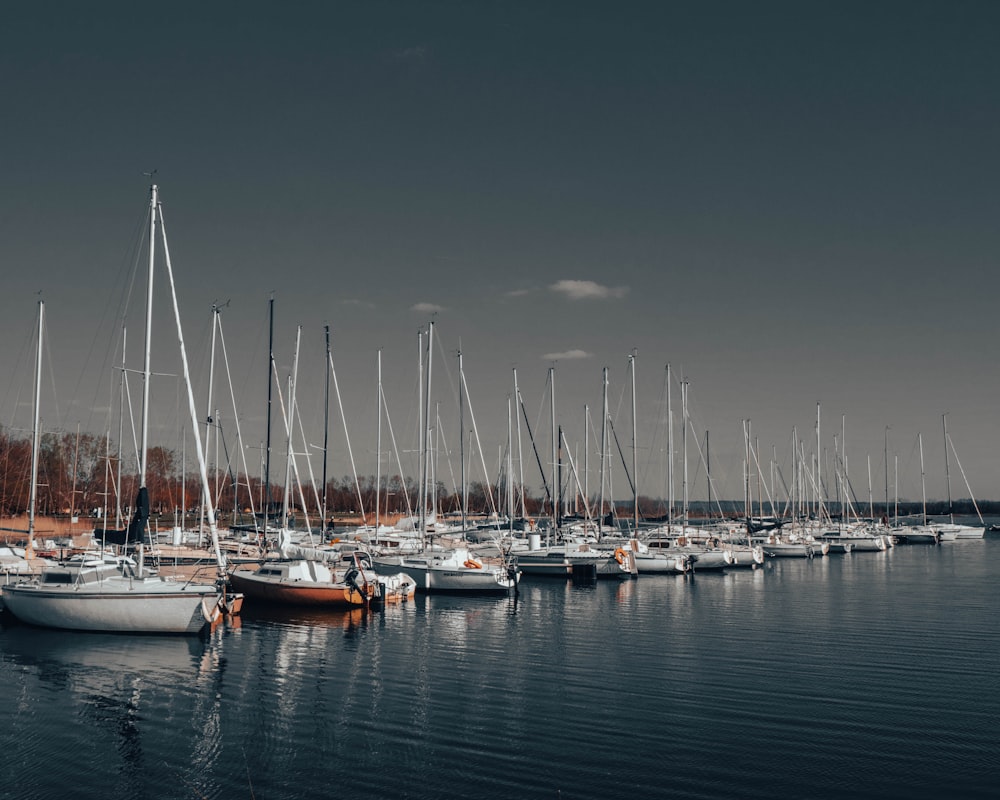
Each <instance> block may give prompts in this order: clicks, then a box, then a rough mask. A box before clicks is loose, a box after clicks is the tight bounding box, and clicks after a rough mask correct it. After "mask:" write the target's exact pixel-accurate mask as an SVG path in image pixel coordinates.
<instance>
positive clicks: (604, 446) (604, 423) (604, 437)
mask: <svg viewBox="0 0 1000 800" xmlns="http://www.w3.org/2000/svg"><path fill="white" fill-rule="evenodd" d="M602 375H603V378H602V387H601V388H602V393H601V469H600V473H601V499H600V505H599V506H598V512H597V519H598V522H597V531H598V533H599V534H600V533H601V531H602V529H603V526H604V485H605V483H606V482H607V479H606V470H607V467H608V368H607V367H604V369H603V370H602Z"/></svg>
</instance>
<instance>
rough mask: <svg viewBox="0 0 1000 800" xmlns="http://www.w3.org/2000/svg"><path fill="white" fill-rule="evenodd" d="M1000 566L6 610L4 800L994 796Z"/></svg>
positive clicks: (974, 562)
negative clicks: (235, 606) (51, 623)
mask: <svg viewBox="0 0 1000 800" xmlns="http://www.w3.org/2000/svg"><path fill="white" fill-rule="evenodd" d="M990 522H993V520H990ZM998 559H1000V540H998V539H997V537H996V536H994V535H991V534H987V535H986V537H985V538H984V539H982V540H975V541H956V542H948V543H944V544H940V545H919V546H918V545H913V546H896V547H893V548H890V549H889V550H887V551H878V552H861V553H855V552H852V553H848V554H843V555H837V556H827V557H823V558H812V559H786V558H782V559H767V560H766V561H765V563H764V564H763V565H762V566H761V567H759V568H757V569H732V570H723V571H715V570H712V571H708V572H705V573H697V572H696V573H695V574H694V575H693V576H692V575H684V574H677V575H649V576H645V577H641V576H640V577H639V578H638V579H630V580H614V581H608V580H595V581H593V582H588V583H581V582H578V581H573V580H569V579H562V580H555V579H552V578H547V577H537V576H532V575H526V576H524V577H523V578H522V580H521V582H520V584H519V587H518V591H517V594H516V595H515V594H511V595H509V596H504V597H489V596H465V595H454V594H419V593H418V594H417V595H416V597H415V598H414V599H413V600H411V601H409V602H405V603H400V604H394V605H386V606H385V607H384V608H382V609H381V610H365V609H364V608H357V609H354V610H345V611H325V612H324V611H317V610H315V609H309V608H294V607H291V608H289V607H277V606H274V605H270V606H262V605H261V604H256V605H255V604H252V603H249V602H248V603H247V604H246V605H245V607H244V609H243V612H242V614H241V615H240V616H238V617H235V618H230V619H227V620H224V621H223V622H221V623H220V624H218V625H216V626H215V627H213V628H212V629H211V631H210V632H209V633H208V634H207V635H205V636H202V637H156V636H115V635H107V634H99V633H98V634H83V633H74V632H67V631H49V630H42V629H35V628H30V627H28V626H24V625H19V624H16V623H13V622H11V621H10V620H9V618H8V619H7V620H6V622H5V625H4V627H3V630H2V631H0V673H2V675H0V678H2V679H0V697H2V702H0V715H2V716H0V731H2V733H0V752H3V753H4V759H3V761H2V767H0V780H2V785H3V786H4V787H5V788H4V792H3V796H4V797H9V798H37V797H59V796H66V795H68V794H72V796H74V797H80V798H91V797H93V798H97V797H106V796H108V794H113V795H114V796H116V797H122V798H142V797H150V796H156V797H159V798H178V800H180V799H181V798H192V797H207V798H220V799H221V798H233V797H252V796H256V797H268V798H279V799H280V798H288V799H289V800H291V799H292V798H305V797H316V796H323V795H325V794H327V793H329V791H330V787H333V786H335V787H337V792H338V793H344V794H347V795H350V796H373V797H389V796H396V797H410V798H448V797H455V798H458V797H468V796H470V795H474V796H478V797H483V798H504V797H513V796H517V797H524V798H567V799H568V800H569V799H572V798H580V799H585V798H586V799H591V798H592V799H593V800H597V798H606V797H609V796H620V795H621V794H622V793H625V792H627V793H629V794H638V795H640V796H648V797H653V796H666V795H669V796H671V797H677V798H701V797H721V796H739V797H748V798H761V800H765V799H766V800H770V799H771V798H775V799H777V798H787V797H813V798H838V797H844V796H848V795H849V796H851V797H860V798H894V797H895V798H935V797H940V796H944V795H948V796H956V797H963V798H987V797H992V796H993V791H994V788H995V779H996V776H997V774H998V772H1000V756H998V749H997V747H996V744H997V738H996V731H997V726H998V723H1000V692H998V691H997V690H998V688H1000V686H998V677H997V674H996V670H995V663H996V659H995V655H996V619H995V609H996V602H995V597H996V590H995V587H996V584H997V580H998V578H1000V566H998ZM623 753H626V754H627V755H623ZM929 754H932V755H929ZM40 761H44V763H45V765H46V766H45V769H39V768H38V764H39V763H40ZM749 776H752V777H749Z"/></svg>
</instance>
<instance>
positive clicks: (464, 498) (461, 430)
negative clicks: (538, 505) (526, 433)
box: [458, 349, 513, 535]
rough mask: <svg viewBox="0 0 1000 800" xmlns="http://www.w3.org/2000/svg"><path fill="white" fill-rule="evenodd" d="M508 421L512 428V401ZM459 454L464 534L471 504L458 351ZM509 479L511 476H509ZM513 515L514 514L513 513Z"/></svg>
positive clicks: (460, 356) (463, 400) (463, 384)
mask: <svg viewBox="0 0 1000 800" xmlns="http://www.w3.org/2000/svg"><path fill="white" fill-rule="evenodd" d="M507 412H508V419H507V424H508V427H509V426H510V401H509V400H508V401H507ZM458 430H459V436H458V447H459V449H458V454H459V460H460V461H461V466H460V470H459V471H460V475H461V481H462V532H463V535H464V532H465V529H466V517H465V515H466V506H467V504H468V502H469V492H468V485H467V483H466V479H465V369H464V367H463V366H462V351H461V349H460V350H459V351H458ZM508 477H509V476H508ZM511 514H513V512H511Z"/></svg>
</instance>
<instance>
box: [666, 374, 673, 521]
mask: <svg viewBox="0 0 1000 800" xmlns="http://www.w3.org/2000/svg"><path fill="white" fill-rule="evenodd" d="M673 521H674V412H673V409H672V408H671V391H670V365H669V364H667V532H668V533H669V532H670V526H671V525H672V524H673Z"/></svg>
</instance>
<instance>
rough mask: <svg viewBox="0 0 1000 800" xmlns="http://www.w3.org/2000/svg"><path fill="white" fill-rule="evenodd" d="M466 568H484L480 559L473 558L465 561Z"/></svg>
mask: <svg viewBox="0 0 1000 800" xmlns="http://www.w3.org/2000/svg"><path fill="white" fill-rule="evenodd" d="M465 566H466V569H482V568H483V565H482V564H480V563H479V562H478V561H473V560H472V559H471V558H470V559H469V560H468V561H466V562H465Z"/></svg>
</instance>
